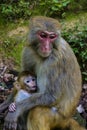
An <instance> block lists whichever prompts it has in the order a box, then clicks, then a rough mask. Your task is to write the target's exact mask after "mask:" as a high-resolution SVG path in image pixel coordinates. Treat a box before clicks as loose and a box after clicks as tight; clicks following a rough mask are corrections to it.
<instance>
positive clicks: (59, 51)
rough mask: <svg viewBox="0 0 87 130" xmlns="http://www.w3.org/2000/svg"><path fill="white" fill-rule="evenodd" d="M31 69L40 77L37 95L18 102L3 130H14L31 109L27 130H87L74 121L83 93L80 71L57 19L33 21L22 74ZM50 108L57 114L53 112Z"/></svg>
mask: <svg viewBox="0 0 87 130" xmlns="http://www.w3.org/2000/svg"><path fill="white" fill-rule="evenodd" d="M28 70H32V71H33V72H34V73H35V75H36V77H37V86H38V88H39V90H38V93H34V94H33V95H32V96H31V97H29V98H28V99H25V100H23V101H21V102H20V103H16V105H17V109H16V111H15V112H13V113H10V112H9V113H8V114H7V116H6V118H5V124H4V129H5V130H6V129H7V128H8V129H14V130H15V129H16V127H17V121H18V117H19V116H21V115H22V113H24V112H25V111H28V110H30V113H29V115H28V120H27V127H28V128H27V129H28V130H50V129H51V128H55V127H57V128H61V129H63V130H64V129H66V128H68V129H70V130H85V128H82V127H81V126H79V124H78V123H77V122H76V121H75V120H73V119H72V118H71V117H72V115H73V114H74V112H75V110H76V106H77V104H78V101H79V98H80V94H81V86H82V84H81V72H80V68H79V65H78V63H77V60H76V57H75V55H74V53H73V51H72V49H71V48H70V46H69V45H68V44H67V42H66V41H65V40H64V39H63V38H62V37H61V26H60V24H59V22H58V21H57V20H55V19H52V18H47V17H43V16H41V17H39V16H36V17H34V18H32V19H31V20H30V25H29V37H28V43H27V44H26V45H25V48H24V51H23V56H22V71H28ZM38 106H39V108H38ZM50 107H56V108H57V110H58V111H56V112H55V113H53V112H51V110H50ZM35 110H36V111H37V114H36V115H35V114H34V112H35ZM46 111H47V112H46ZM47 113H48V114H47ZM22 126H23V125H22Z"/></svg>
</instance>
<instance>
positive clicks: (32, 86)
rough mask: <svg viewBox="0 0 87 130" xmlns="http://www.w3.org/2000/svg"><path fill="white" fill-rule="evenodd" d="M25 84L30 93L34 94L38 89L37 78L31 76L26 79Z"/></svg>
mask: <svg viewBox="0 0 87 130" xmlns="http://www.w3.org/2000/svg"><path fill="white" fill-rule="evenodd" d="M24 84H25V85H26V89H27V90H28V91H29V92H34V91H36V89H37V84H36V78H35V77H33V76H31V75H29V76H27V77H25V79H24Z"/></svg>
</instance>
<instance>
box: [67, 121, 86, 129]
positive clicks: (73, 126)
mask: <svg viewBox="0 0 87 130" xmlns="http://www.w3.org/2000/svg"><path fill="white" fill-rule="evenodd" d="M69 126H70V130H86V129H85V128H83V127H81V126H80V125H79V123H78V122H77V121H75V120H74V119H70V121H69Z"/></svg>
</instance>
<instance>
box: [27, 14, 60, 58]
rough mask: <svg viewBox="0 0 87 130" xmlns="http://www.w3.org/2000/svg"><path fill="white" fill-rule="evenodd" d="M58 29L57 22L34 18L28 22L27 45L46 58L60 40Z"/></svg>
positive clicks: (38, 17)
mask: <svg viewBox="0 0 87 130" xmlns="http://www.w3.org/2000/svg"><path fill="white" fill-rule="evenodd" d="M60 29H61V27H60V24H59V22H58V21H57V20H54V19H52V18H47V17H41V16H36V17H34V18H32V19H31V20H30V24H29V30H30V32H29V42H28V45H30V46H32V47H33V49H34V50H35V51H36V53H37V54H39V55H40V56H41V57H48V56H49V55H50V54H51V53H52V51H53V48H55V47H56V43H57V41H58V39H59V38H60Z"/></svg>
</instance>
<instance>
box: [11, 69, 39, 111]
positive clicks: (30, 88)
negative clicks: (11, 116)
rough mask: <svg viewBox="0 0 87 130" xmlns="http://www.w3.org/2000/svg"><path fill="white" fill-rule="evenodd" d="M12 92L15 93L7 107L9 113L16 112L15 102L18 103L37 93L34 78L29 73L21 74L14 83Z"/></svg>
mask: <svg viewBox="0 0 87 130" xmlns="http://www.w3.org/2000/svg"><path fill="white" fill-rule="evenodd" d="M14 91H16V92H15V97H14V102H13V103H11V104H10V105H9V111H10V112H13V111H15V110H16V105H15V103H16V102H20V101H22V100H24V99H26V98H28V97H30V96H31V95H32V94H33V93H34V92H36V91H37V85H36V78H35V77H34V76H33V75H32V74H30V73H29V72H26V71H25V72H23V73H22V74H21V75H20V76H19V77H18V80H17V81H16V82H15V83H14Z"/></svg>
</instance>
